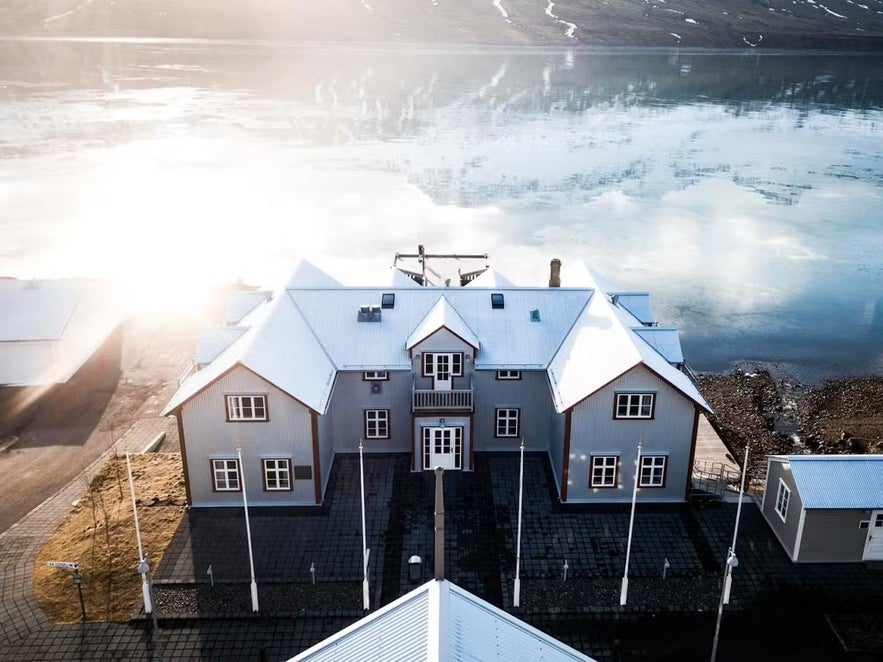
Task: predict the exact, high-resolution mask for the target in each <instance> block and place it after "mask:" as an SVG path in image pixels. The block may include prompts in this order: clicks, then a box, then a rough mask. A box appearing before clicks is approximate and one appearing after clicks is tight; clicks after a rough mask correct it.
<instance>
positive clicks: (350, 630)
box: [291, 587, 429, 662]
mask: <svg viewBox="0 0 883 662" xmlns="http://www.w3.org/2000/svg"><path fill="white" fill-rule="evenodd" d="M428 619H429V591H428V590H426V589H425V587H421V588H418V589H417V590H415V591H411V592H410V593H408V594H407V595H404V596H403V597H401V598H399V599H398V600H396V601H395V602H392V603H390V604H389V605H387V606H386V607H384V608H383V609H381V610H379V611H377V612H376V613H374V614H371V615H370V616H367V617H365V618H363V619H362V620H360V621H356V622H355V623H353V624H352V625H350V626H349V627H347V628H345V629H344V630H341V631H340V632H338V633H337V634H335V635H332V636H331V637H329V638H328V639H326V640H325V641H322V642H320V643H318V644H316V645H315V646H313V647H312V648H309V649H307V650H305V651H304V652H302V653H300V654H299V655H297V656H296V657H294V658H292V660H291V662H306V661H309V662H344V661H345V660H353V661H355V660H358V661H359V662H374V661H376V662H387V661H393V660H401V661H402V662H412V661H414V660H425V659H427V658H426V651H427V649H428V641H427V640H428V636H429V622H428Z"/></svg>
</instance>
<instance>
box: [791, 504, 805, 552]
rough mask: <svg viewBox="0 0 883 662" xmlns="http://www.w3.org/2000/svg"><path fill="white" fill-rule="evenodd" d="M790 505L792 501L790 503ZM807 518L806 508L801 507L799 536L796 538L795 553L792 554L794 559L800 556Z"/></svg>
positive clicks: (798, 525) (798, 526) (798, 527)
mask: <svg viewBox="0 0 883 662" xmlns="http://www.w3.org/2000/svg"><path fill="white" fill-rule="evenodd" d="M789 505H790V503H789ZM805 520H806V508H801V509H800V522H799V523H798V524H797V537H796V538H795V539H794V553H793V554H792V555H791V560H792V561H797V557H798V556H800V543H801V542H802V541H803V522H804V521H805Z"/></svg>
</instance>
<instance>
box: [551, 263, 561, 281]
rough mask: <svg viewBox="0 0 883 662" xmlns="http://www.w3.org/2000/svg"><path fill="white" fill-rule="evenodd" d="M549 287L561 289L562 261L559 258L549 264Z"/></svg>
mask: <svg viewBox="0 0 883 662" xmlns="http://www.w3.org/2000/svg"><path fill="white" fill-rule="evenodd" d="M549 287H561V260H559V259H558V258H557V257H556V258H555V259H554V260H552V261H551V262H550V263H549Z"/></svg>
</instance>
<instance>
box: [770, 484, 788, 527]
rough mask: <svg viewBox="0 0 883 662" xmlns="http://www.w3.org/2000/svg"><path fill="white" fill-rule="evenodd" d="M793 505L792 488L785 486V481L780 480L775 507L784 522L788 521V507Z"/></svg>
mask: <svg viewBox="0 0 883 662" xmlns="http://www.w3.org/2000/svg"><path fill="white" fill-rule="evenodd" d="M790 504H791V488H790V487H788V486H787V485H786V484H785V481H784V480H782V479H781V478H780V479H779V488H778V489H777V490H776V505H775V506H774V508H775V510H776V514H777V515H778V516H779V517H780V518H781V520H782V521H783V522H785V521H787V519H788V506H789V505H790Z"/></svg>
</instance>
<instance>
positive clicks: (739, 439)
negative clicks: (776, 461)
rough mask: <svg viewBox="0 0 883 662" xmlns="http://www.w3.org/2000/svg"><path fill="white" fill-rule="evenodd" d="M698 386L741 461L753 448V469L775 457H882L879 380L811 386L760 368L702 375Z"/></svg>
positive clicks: (717, 426)
mask: <svg viewBox="0 0 883 662" xmlns="http://www.w3.org/2000/svg"><path fill="white" fill-rule="evenodd" d="M699 387H700V389H701V390H702V393H703V395H705V398H706V399H707V400H708V402H709V403H710V404H711V406H712V407H713V408H714V415H713V416H710V417H709V420H710V422H711V424H712V425H713V426H714V428H715V430H717V432H718V434H719V435H720V437H721V439H722V440H723V442H724V444H726V446H727V448H728V449H729V450H730V452H731V453H732V454H733V455H734V457H736V459H737V460H741V458H742V452H743V450H744V448H745V446H746V444H747V443H748V442H750V443H751V459H750V463H751V465H752V467H758V465H760V464H763V462H764V457H765V456H766V455H769V454H775V453H781V454H801V453H819V454H832V453H883V412H881V410H880V405H881V403H883V377H881V376H872V377H855V378H846V379H835V380H829V381H827V382H825V383H824V384H823V385H821V386H816V387H811V386H807V385H804V384H799V383H793V382H789V381H786V380H784V379H778V380H777V379H775V378H774V377H773V376H772V375H771V374H770V373H769V371H768V370H766V369H764V368H760V367H758V368H755V369H752V370H734V371H733V372H731V373H729V374H703V375H700V376H699ZM752 473H753V472H752Z"/></svg>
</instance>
